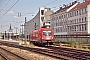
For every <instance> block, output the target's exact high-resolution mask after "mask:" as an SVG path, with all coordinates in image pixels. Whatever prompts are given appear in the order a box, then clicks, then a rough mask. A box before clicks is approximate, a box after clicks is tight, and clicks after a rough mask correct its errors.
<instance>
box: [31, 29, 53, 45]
mask: <svg viewBox="0 0 90 60" xmlns="http://www.w3.org/2000/svg"><path fill="white" fill-rule="evenodd" d="M53 37H54V32H53V30H52V29H51V28H40V29H38V30H32V31H31V33H30V42H33V43H34V44H48V43H52V40H53Z"/></svg>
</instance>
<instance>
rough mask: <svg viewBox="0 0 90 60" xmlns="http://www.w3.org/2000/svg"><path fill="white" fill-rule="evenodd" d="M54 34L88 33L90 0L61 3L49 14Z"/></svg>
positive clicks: (89, 26)
mask: <svg viewBox="0 0 90 60" xmlns="http://www.w3.org/2000/svg"><path fill="white" fill-rule="evenodd" d="M51 28H53V30H54V32H55V35H67V34H90V0H83V2H78V1H74V2H72V3H70V4H68V5H65V4H64V5H63V7H60V9H59V10H58V11H56V12H55V13H54V14H52V15H51Z"/></svg>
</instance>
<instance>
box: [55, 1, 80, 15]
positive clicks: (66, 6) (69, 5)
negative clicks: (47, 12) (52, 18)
mask: <svg viewBox="0 0 90 60" xmlns="http://www.w3.org/2000/svg"><path fill="white" fill-rule="evenodd" d="M77 2H78V1H74V2H72V3H70V4H68V5H66V4H63V7H60V9H59V10H57V11H56V12H55V13H54V14H56V13H60V12H63V11H66V10H67V9H68V8H70V7H71V6H73V5H74V4H76V3H77Z"/></svg>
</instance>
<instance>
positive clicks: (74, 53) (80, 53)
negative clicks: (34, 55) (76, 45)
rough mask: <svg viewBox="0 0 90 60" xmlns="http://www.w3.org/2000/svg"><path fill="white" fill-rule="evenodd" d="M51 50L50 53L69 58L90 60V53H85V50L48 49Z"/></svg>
mask: <svg viewBox="0 0 90 60" xmlns="http://www.w3.org/2000/svg"><path fill="white" fill-rule="evenodd" d="M47 48H49V49H51V50H50V51H52V50H53V51H54V52H55V53H57V54H59V55H62V56H67V57H70V58H72V59H76V60H90V51H84V50H76V49H70V48H61V47H53V46H50V47H47Z"/></svg>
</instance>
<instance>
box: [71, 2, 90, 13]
mask: <svg viewBox="0 0 90 60" xmlns="http://www.w3.org/2000/svg"><path fill="white" fill-rule="evenodd" d="M89 4H90V0H85V1H84V2H82V3H79V4H77V5H76V6H75V7H74V8H73V9H71V11H73V10H74V9H79V8H83V7H86V6H87V5H89Z"/></svg>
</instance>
